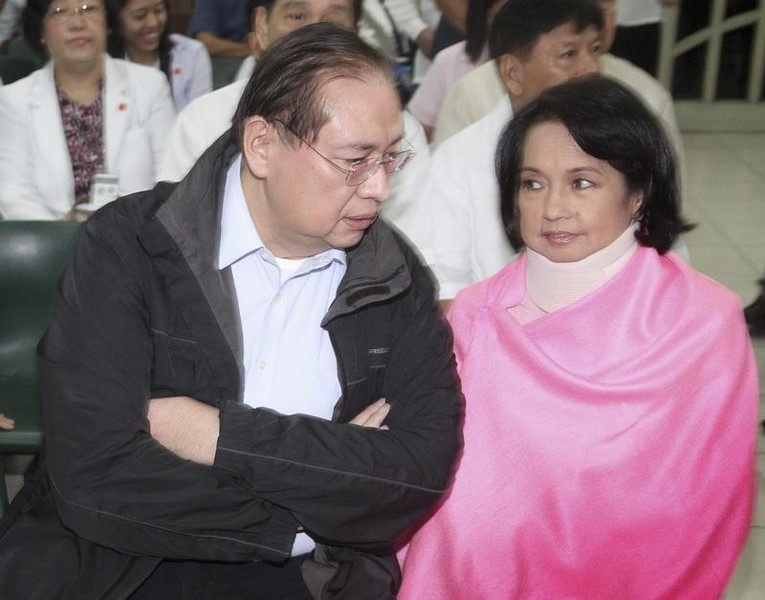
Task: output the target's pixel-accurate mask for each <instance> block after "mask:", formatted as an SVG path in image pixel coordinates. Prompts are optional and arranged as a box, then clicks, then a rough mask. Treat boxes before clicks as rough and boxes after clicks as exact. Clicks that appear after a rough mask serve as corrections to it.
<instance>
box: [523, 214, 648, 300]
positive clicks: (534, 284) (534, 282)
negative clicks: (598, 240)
mask: <svg viewBox="0 0 765 600" xmlns="http://www.w3.org/2000/svg"><path fill="white" fill-rule="evenodd" d="M636 248H637V241H636V240H635V229H634V227H632V226H630V227H628V228H627V229H626V231H624V233H622V234H621V235H620V236H619V237H618V238H616V239H615V240H614V241H613V242H611V244H610V245H608V246H606V247H605V248H603V249H602V250H599V251H597V252H595V253H594V254H591V255H590V256H587V257H586V258H583V259H582V260H579V261H576V262H570V263H556V262H552V261H551V260H548V259H546V258H545V257H544V256H542V255H541V254H538V253H536V252H534V251H533V250H530V249H527V250H526V254H527V270H526V291H527V293H528V297H529V299H530V300H531V301H532V302H533V303H534V304H535V305H536V306H537V307H538V308H540V309H541V310H542V311H544V312H546V313H550V312H555V311H556V310H559V309H561V308H563V307H565V306H568V305H569V304H573V303H574V302H576V301H577V300H579V299H580V298H583V297H584V296H586V295H587V294H589V293H591V292H593V291H595V290H596V289H597V288H599V287H600V286H601V285H603V284H604V283H605V282H606V281H608V280H609V279H611V278H612V277H613V276H614V275H616V274H617V273H618V272H619V271H620V270H621V269H622V267H623V266H624V265H625V264H627V261H628V260H629V258H630V257H631V256H632V254H633V252H634V251H635V249H636Z"/></svg>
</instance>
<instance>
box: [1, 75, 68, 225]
mask: <svg viewBox="0 0 765 600" xmlns="http://www.w3.org/2000/svg"><path fill="white" fill-rule="evenodd" d="M8 91H9V88H8V87H6V88H4V89H3V90H0V131H2V132H3V133H2V135H0V217H1V218H3V219H57V218H58V215H56V214H54V213H53V212H52V211H51V210H50V209H49V208H48V207H47V206H45V205H44V204H43V202H42V199H41V198H40V191H39V190H38V188H37V185H36V184H35V173H34V164H35V161H34V159H33V157H32V142H31V138H30V132H29V129H28V123H27V115H26V114H24V110H23V109H22V107H21V106H20V105H19V104H18V103H16V102H13V99H12V98H10V97H9V94H8ZM3 92H5V93H3Z"/></svg>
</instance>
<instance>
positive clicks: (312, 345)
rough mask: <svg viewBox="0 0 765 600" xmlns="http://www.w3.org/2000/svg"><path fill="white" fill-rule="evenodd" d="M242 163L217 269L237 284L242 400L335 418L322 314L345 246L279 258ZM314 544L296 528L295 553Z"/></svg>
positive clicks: (331, 358)
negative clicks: (257, 218)
mask: <svg viewBox="0 0 765 600" xmlns="http://www.w3.org/2000/svg"><path fill="white" fill-rule="evenodd" d="M240 169H241V155H240V157H239V158H238V159H237V160H235V161H234V162H233V164H232V165H231V167H230V168H229V170H228V174H227V176H226V189H225V192H224V198H223V209H222V215H221V241H220V250H219V255H218V268H219V269H225V268H227V267H231V271H232V274H233V278H234V285H235V287H236V296H237V303H238V306H239V315H240V319H241V323H242V340H243V350H244V352H243V358H244V374H245V376H244V401H245V403H246V404H249V405H250V406H253V407H262V408H268V409H272V410H275V411H277V412H279V413H281V414H306V415H312V416H315V417H320V418H322V419H331V417H332V412H333V410H334V407H335V404H336V403H337V401H338V399H339V398H340V394H341V387H340V381H339V378H338V371H337V358H336V356H335V351H334V349H333V347H332V343H331V341H330V338H329V333H327V331H326V330H325V329H323V328H322V327H321V320H322V319H323V318H324V315H325V314H326V313H327V311H328V310H329V307H330V305H331V304H332V302H333V301H334V299H335V296H336V295H337V288H338V286H339V285H340V281H341V280H342V278H343V275H344V274H345V269H346V258H345V252H344V251H342V250H336V249H330V250H327V251H326V252H322V253H321V254H317V255H315V256H311V257H308V258H305V259H302V260H300V261H289V260H285V259H278V258H276V257H275V256H274V255H273V254H272V253H271V252H270V251H269V250H268V248H266V247H265V246H264V245H263V242H262V241H261V238H260V236H259V235H258V232H257V229H256V227H255V225H254V224H253V222H252V219H251V217H250V214H249V211H248V209H247V202H246V200H245V197H244V192H243V190H242V184H241V180H240V174H239V173H240ZM280 264H281V266H280ZM282 267H284V268H282ZM313 546H314V543H313V540H312V539H311V538H310V537H308V536H307V535H306V534H305V533H301V534H298V536H297V537H296V539H295V544H294V546H293V549H292V554H293V555H298V554H304V553H306V552H310V550H311V549H312V548H313Z"/></svg>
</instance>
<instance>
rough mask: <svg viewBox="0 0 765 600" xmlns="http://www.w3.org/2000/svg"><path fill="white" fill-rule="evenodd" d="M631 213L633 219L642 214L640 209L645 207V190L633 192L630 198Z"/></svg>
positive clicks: (635, 219)
mask: <svg viewBox="0 0 765 600" xmlns="http://www.w3.org/2000/svg"><path fill="white" fill-rule="evenodd" d="M629 206H630V214H631V215H632V220H633V221H637V217H638V215H639V214H640V209H641V208H642V207H643V192H642V191H639V192H632V194H630V200H629Z"/></svg>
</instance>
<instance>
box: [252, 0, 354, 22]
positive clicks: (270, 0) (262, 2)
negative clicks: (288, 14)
mask: <svg viewBox="0 0 765 600" xmlns="http://www.w3.org/2000/svg"><path fill="white" fill-rule="evenodd" d="M277 1H278V0H250V9H249V11H248V12H247V14H248V15H250V19H252V11H254V10H255V9H256V8H258V6H263V7H264V8H265V9H266V12H270V10H271V8H272V7H273V5H274V4H276V2H277ZM363 1H364V0H353V22H354V23H355V24H356V25H358V24H359V19H361V6H362V3H363Z"/></svg>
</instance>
